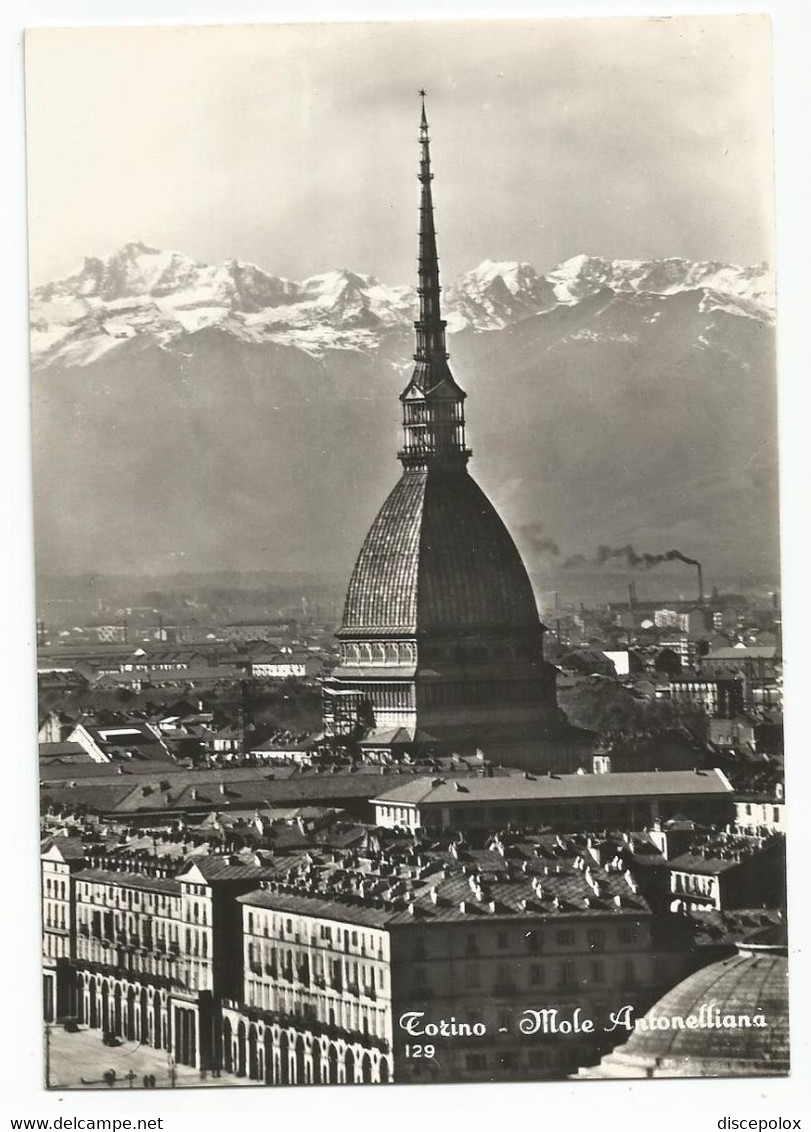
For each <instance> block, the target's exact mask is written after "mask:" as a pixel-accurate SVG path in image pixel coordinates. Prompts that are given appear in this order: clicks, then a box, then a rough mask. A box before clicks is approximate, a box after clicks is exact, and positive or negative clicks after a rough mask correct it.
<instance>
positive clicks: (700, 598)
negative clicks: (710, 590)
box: [696, 562, 704, 605]
mask: <svg viewBox="0 0 811 1132" xmlns="http://www.w3.org/2000/svg"><path fill="white" fill-rule="evenodd" d="M696 570H697V571H698V601H699V605H703V604H704V575H703V574H702V572H701V563H700V562H696Z"/></svg>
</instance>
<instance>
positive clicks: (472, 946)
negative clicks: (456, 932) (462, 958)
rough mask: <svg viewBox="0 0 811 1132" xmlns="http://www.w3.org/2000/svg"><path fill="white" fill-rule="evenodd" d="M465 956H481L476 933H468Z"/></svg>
mask: <svg viewBox="0 0 811 1132" xmlns="http://www.w3.org/2000/svg"><path fill="white" fill-rule="evenodd" d="M465 954H466V955H478V954H479V945H478V944H477V942H476V935H475V933H474V932H468V935H467V939H466V941H465Z"/></svg>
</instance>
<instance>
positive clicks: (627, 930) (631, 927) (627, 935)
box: [619, 924, 639, 943]
mask: <svg viewBox="0 0 811 1132" xmlns="http://www.w3.org/2000/svg"><path fill="white" fill-rule="evenodd" d="M619 939H620V943H636V941H637V940H638V939H639V931H638V929H637V927H636V925H635V924H626V925H625V926H624V927H622V928H620V930H619Z"/></svg>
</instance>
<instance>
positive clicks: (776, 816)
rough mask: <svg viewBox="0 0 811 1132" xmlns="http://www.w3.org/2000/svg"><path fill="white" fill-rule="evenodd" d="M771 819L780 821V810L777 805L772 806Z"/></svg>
mask: <svg viewBox="0 0 811 1132" xmlns="http://www.w3.org/2000/svg"><path fill="white" fill-rule="evenodd" d="M772 821H774V822H779V821H780V810H779V809H778V807H777V806H774V807H772Z"/></svg>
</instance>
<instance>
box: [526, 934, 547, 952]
mask: <svg viewBox="0 0 811 1132" xmlns="http://www.w3.org/2000/svg"><path fill="white" fill-rule="evenodd" d="M524 940H525V942H526V945H527V951H540V950H541V948H542V947H543V937H542V936H541V934H540V932H527V933H526V935H525V936H524Z"/></svg>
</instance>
